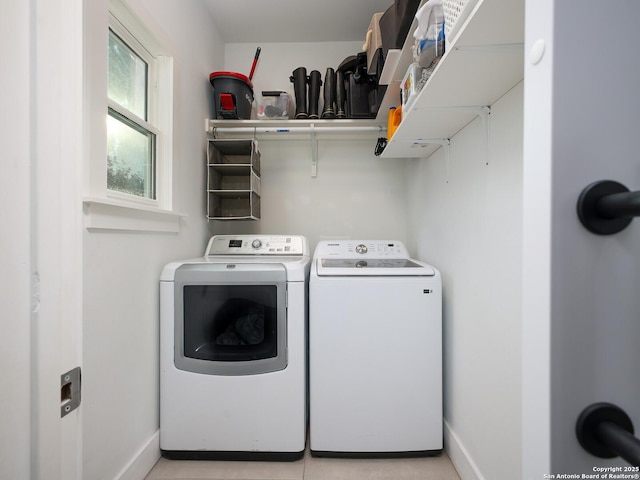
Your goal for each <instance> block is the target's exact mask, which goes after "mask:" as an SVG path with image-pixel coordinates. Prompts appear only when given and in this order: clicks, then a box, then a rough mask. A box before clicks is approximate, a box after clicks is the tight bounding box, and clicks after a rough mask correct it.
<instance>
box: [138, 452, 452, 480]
mask: <svg viewBox="0 0 640 480" xmlns="http://www.w3.org/2000/svg"><path fill="white" fill-rule="evenodd" d="M146 480H460V477H459V476H458V474H457V472H456V470H455V468H453V465H452V464H451V461H450V460H449V457H447V456H446V454H444V453H443V454H442V455H440V456H438V457H425V458H394V459H366V460H364V459H343V458H316V457H312V456H311V454H310V453H309V450H308V449H307V452H306V454H305V456H304V458H302V459H301V460H298V461H295V462H232V461H229V462H223V461H212V462H210V461H199V460H198V461H196V460H194V461H191V460H167V459H165V458H161V459H160V460H159V461H158V463H157V464H156V465H155V467H153V469H152V470H151V472H149V475H147V477H146Z"/></svg>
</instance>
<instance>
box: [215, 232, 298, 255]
mask: <svg viewBox="0 0 640 480" xmlns="http://www.w3.org/2000/svg"><path fill="white" fill-rule="evenodd" d="M308 251H309V250H308V246H307V242H306V239H305V238H304V237H302V236H299V235H214V236H213V237H211V239H210V240H209V244H208V245H207V250H206V252H205V256H209V255H308Z"/></svg>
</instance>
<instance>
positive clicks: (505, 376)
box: [407, 84, 523, 480]
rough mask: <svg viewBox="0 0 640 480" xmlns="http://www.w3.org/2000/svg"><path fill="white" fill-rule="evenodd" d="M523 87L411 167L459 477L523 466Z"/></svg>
mask: <svg viewBox="0 0 640 480" xmlns="http://www.w3.org/2000/svg"><path fill="white" fill-rule="evenodd" d="M522 96H523V86H522V84H519V85H517V86H516V87H514V88H513V89H512V90H511V91H510V92H508V93H507V94H506V95H505V96H504V97H502V98H501V99H500V100H499V101H498V102H497V103H496V104H494V105H493V106H492V111H491V120H490V138H491V142H490V157H489V161H488V164H487V156H486V154H487V141H486V135H485V131H484V129H483V126H482V122H481V120H480V119H479V118H477V119H476V120H474V121H473V122H472V123H471V124H469V125H468V126H467V127H465V128H464V129H463V130H462V131H461V132H459V133H458V134H457V135H456V136H455V137H453V138H452V140H451V154H450V159H449V165H448V168H447V163H446V157H445V154H444V151H443V150H442V149H440V150H438V151H436V152H435V153H434V154H433V155H432V156H431V157H429V158H427V159H420V160H413V161H412V163H411V166H410V167H409V168H408V170H407V181H408V197H407V199H408V203H407V209H408V220H407V223H408V225H409V227H408V234H407V237H408V238H409V239H410V246H411V248H412V250H413V251H415V252H416V255H417V256H418V258H420V259H421V260H424V261H427V262H430V263H432V264H433V265H435V266H436V267H437V268H439V269H440V270H441V271H442V277H443V287H444V288H443V290H444V320H443V321H444V324H443V327H444V328H443V331H444V405H445V412H444V413H445V419H446V422H447V424H446V429H445V431H446V436H445V440H446V445H447V449H448V452H449V455H450V456H451V457H452V460H453V461H454V464H455V465H456V468H457V469H458V470H459V472H460V474H461V476H462V478H464V479H465V480H468V479H474V478H484V479H486V480H511V479H515V478H519V476H520V469H521V447H520V437H521V420H520V419H521V413H522V409H521V380H520V367H521V359H520V357H521V344H522V342H521V338H520V336H521V298H522V294H521V289H522V279H521V276H522V260H521V254H522V233H521V227H522V222H521V211H522V199H521V195H522V115H523V100H522Z"/></svg>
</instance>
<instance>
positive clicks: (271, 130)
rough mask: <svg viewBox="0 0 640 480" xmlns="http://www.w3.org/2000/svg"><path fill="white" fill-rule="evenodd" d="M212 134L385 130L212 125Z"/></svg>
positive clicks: (377, 128)
mask: <svg viewBox="0 0 640 480" xmlns="http://www.w3.org/2000/svg"><path fill="white" fill-rule="evenodd" d="M212 130H213V134H214V135H215V134H217V133H220V134H229V133H237V134H249V135H251V134H258V133H261V134H262V133H269V134H271V133H273V134H278V133H279V134H286V133H362V132H371V133H384V132H386V131H387V129H386V128H384V127H382V126H375V127H374V126H371V127H365V126H353V127H347V126H344V127H325V126H322V127H320V126H313V125H312V126H308V127H213V129H212Z"/></svg>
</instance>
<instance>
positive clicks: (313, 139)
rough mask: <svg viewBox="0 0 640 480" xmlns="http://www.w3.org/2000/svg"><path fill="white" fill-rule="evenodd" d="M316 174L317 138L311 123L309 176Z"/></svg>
mask: <svg viewBox="0 0 640 480" xmlns="http://www.w3.org/2000/svg"><path fill="white" fill-rule="evenodd" d="M317 176H318V139H317V138H316V130H315V128H314V124H313V123H312V124H311V178H316V177H317Z"/></svg>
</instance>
